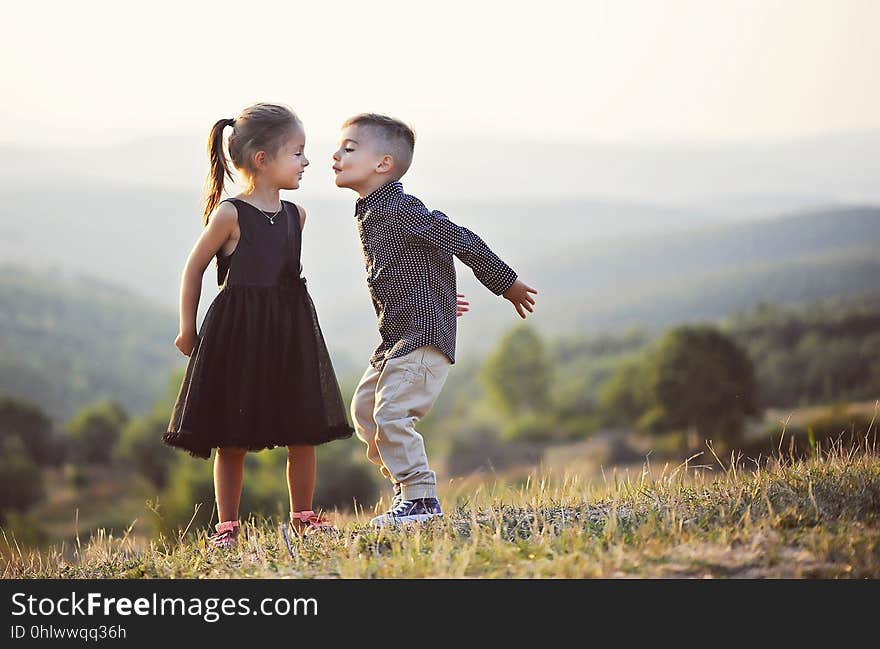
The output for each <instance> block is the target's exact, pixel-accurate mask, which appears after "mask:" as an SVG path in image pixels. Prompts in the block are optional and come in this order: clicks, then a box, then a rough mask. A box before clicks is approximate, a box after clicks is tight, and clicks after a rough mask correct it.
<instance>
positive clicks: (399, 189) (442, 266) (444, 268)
mask: <svg viewBox="0 0 880 649" xmlns="http://www.w3.org/2000/svg"><path fill="white" fill-rule="evenodd" d="M355 218H356V220H357V228H358V234H359V235H360V239H361V248H362V252H363V255H364V265H365V267H366V271H367V287H368V288H369V290H370V297H371V298H372V300H373V307H374V309H375V310H376V316H377V317H378V318H379V334H380V335H381V336H382V343H381V344H380V345H379V347H378V348H377V349H376V351H375V352H374V353H373V356H372V357H371V358H370V363H371V364H372V365H373V367H375V368H376V369H379V370H381V369H382V367H383V366H384V365H385V361H386V360H388V359H389V358H398V357H400V356H405V355H406V354H409V353H410V352H412V351H414V350H416V349H418V348H419V347H422V346H424V345H434V346H435V347H437V348H438V349H439V350H440V351H442V352H443V353H444V354H445V355H446V356H447V357H448V358H449V362H451V363H454V362H455V325H456V322H455V321H456V301H457V300H456V287H455V263H454V262H453V259H452V257H453V255H455V256H456V257H458V258H459V259H461V261H462V262H463V263H465V264H467V265H468V266H470V268H471V270H472V271H473V272H474V275H475V276H476V278H477V279H478V280H479V281H480V282H481V283H482V284H483V285H484V286H485V287H486V288H488V289H489V290H490V291H492V292H493V293H495V295H501V294H502V293H504V292H505V291H507V289H509V288H510V287H511V286H512V285H513V283H514V282H515V281H516V273H515V272H514V271H513V270H512V269H511V268H510V267H509V266H508V265H507V264H505V263H504V262H503V261H501V260H500V259H499V258H498V257H497V256H496V255H495V253H493V252H492V251H491V250H490V249H489V247H488V246H487V245H486V244H485V243H484V242H483V240H482V239H480V237H478V236H477V235H476V234H474V233H473V232H471V231H470V230H468V229H467V228H463V227H461V226H458V225H456V224H455V223H453V222H452V221H450V220H449V218H448V217H447V216H446V215H445V214H443V212H438V211H436V210H433V211H432V210H428V209H427V208H426V207H425V206H424V204H423V203H422V202H421V201H420V200H419V199H417V198H415V197H413V196H409V195H408V194H405V193H404V192H403V185H402V184H401V183H399V182H391V183H388V184H386V185H383V186H382V187H380V188H379V189H377V190H376V191H374V192H373V193H371V194H369V195H368V196H366V197H364V198H361V199H358V201H357V203H356V205H355Z"/></svg>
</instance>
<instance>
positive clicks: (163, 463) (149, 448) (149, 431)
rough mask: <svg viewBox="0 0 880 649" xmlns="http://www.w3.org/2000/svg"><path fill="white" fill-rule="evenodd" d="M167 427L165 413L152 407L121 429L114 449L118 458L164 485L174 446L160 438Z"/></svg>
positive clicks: (156, 483) (149, 478) (155, 483)
mask: <svg viewBox="0 0 880 649" xmlns="http://www.w3.org/2000/svg"><path fill="white" fill-rule="evenodd" d="M167 428H168V417H167V416H165V415H164V413H161V412H159V411H154V412H152V413H150V414H149V415H146V416H144V417H139V418H137V419H132V420H131V421H129V422H128V424H126V426H125V428H123V429H122V434H121V435H120V437H119V444H118V445H117V447H116V450H115V452H114V457H115V459H116V460H117V461H120V462H123V463H126V464H128V465H129V466H131V467H132V468H133V469H134V470H136V471H137V472H138V473H140V474H141V475H142V476H144V477H145V478H147V479H148V480H149V481H150V482H152V483H153V484H154V485H156V486H157V487H159V488H160V489H161V488H163V487H164V486H165V485H166V483H167V481H168V471H169V470H170V467H171V463H172V461H173V459H174V449H172V448H171V447H169V446H168V445H166V444H164V443H163V442H162V434H163V433H164V432H165V431H166V430H167Z"/></svg>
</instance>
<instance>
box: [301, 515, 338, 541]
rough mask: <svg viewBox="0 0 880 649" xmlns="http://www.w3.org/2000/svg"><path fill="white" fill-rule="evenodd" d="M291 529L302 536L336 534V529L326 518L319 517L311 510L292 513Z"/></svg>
mask: <svg viewBox="0 0 880 649" xmlns="http://www.w3.org/2000/svg"><path fill="white" fill-rule="evenodd" d="M290 522H291V527H292V528H293V529H294V530H296V532H297V533H298V534H300V535H302V536H308V535H310V534H321V533H327V532H335V531H336V528H335V527H333V525H332V524H331V523H330V521H328V520H327V519H326V518H322V517H321V516H318V515H317V514H316V513H315V512H313V511H312V510H311V509H307V510H305V511H302V512H290Z"/></svg>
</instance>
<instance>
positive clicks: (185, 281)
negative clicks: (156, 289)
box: [175, 203, 238, 356]
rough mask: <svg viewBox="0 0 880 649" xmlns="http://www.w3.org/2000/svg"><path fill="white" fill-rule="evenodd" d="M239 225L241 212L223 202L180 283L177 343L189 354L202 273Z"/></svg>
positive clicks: (189, 259) (199, 241) (214, 214)
mask: <svg viewBox="0 0 880 649" xmlns="http://www.w3.org/2000/svg"><path fill="white" fill-rule="evenodd" d="M237 228H238V212H237V211H236V209H235V206H234V205H232V204H230V203H221V204H220V205H218V206H217V209H216V210H214V213H213V214H211V217H210V219H209V220H208V225H207V226H205V229H204V230H203V231H202V234H201V236H199V239H198V241H196V244H195V245H194V246H193V249H192V251H191V252H190V253H189V257H188V258H187V260H186V264H185V265H184V267H183V277H182V279H181V282H180V332H179V334H178V336H177V341H175V344H176V346H177V348H178V349H180V351H181V352H183V353H184V354H185V355H186V356H189V354H190V353H191V352H192V348H193V346H194V345H195V338H196V312H197V311H198V308H199V296H200V295H201V292H202V276H203V275H204V274H205V269H206V268H207V267H208V264H209V263H211V259H212V258H213V257H214V255H216V254H217V251H218V250H220V248H221V247H222V246H223V244H224V243H226V241H228V240H229V238H230V237H232V236H233V235H234V233H235V231H236V230H237Z"/></svg>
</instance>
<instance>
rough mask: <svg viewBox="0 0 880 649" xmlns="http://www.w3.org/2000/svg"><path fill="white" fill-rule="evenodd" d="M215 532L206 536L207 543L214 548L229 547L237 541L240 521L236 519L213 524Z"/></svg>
mask: <svg viewBox="0 0 880 649" xmlns="http://www.w3.org/2000/svg"><path fill="white" fill-rule="evenodd" d="M214 529H215V530H217V533H216V534H214V535H212V536H209V537H208V543H209V544H210V545H211V546H213V547H215V548H231V547H234V546H235V544H236V543H237V542H238V532H239V530H240V529H241V523H239V522H238V521H226V522H223V523H217V525H215V526H214Z"/></svg>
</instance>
